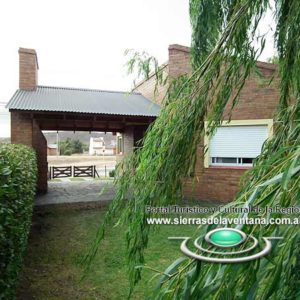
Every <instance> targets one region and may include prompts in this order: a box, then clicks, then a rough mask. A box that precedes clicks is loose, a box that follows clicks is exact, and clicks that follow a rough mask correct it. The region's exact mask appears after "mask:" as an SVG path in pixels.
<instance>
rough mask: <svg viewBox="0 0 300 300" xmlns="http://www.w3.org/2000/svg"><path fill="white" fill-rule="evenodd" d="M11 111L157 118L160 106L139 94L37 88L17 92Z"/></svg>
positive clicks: (11, 101) (10, 105)
mask: <svg viewBox="0 0 300 300" xmlns="http://www.w3.org/2000/svg"><path fill="white" fill-rule="evenodd" d="M6 107H7V108H9V109H10V110H29V111H52V112H75V113H92V114H110V115H128V116H147V117H150V116H151V117H156V116H157V115H158V113H159V110H160V106H159V105H158V104H155V103H153V102H152V101H150V100H148V99H147V98H145V97H144V96H143V95H142V94H140V93H126V92H114V91H102V90H93V89H77V88H65V87H50V86H38V87H37V88H36V90H32V91H28V90H21V89H19V90H17V91H16V92H15V94H14V95H13V97H12V98H11V100H10V101H9V103H8V104H7V106H6Z"/></svg>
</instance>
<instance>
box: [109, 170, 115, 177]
mask: <svg viewBox="0 0 300 300" xmlns="http://www.w3.org/2000/svg"><path fill="white" fill-rule="evenodd" d="M108 174H109V177H115V175H116V170H111V171H109V173H108Z"/></svg>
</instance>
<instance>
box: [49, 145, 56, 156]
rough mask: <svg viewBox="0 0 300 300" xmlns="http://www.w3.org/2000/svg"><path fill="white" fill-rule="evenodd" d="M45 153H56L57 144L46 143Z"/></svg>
mask: <svg viewBox="0 0 300 300" xmlns="http://www.w3.org/2000/svg"><path fill="white" fill-rule="evenodd" d="M47 155H58V148H57V144H48V145H47Z"/></svg>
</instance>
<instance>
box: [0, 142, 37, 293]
mask: <svg viewBox="0 0 300 300" xmlns="http://www.w3.org/2000/svg"><path fill="white" fill-rule="evenodd" d="M36 180H37V163H36V156H35V152H34V151H33V150H32V149H30V148H29V147H26V146H24V145H12V144H0V199H1V200H0V299H14V298H15V293H16V286H17V282H18V274H19V272H20V269H21V266H22V262H23V256H24V253H25V250H26V247H27V239H28V234H29V230H30V225H31V216H32V210H33V203H34V202H33V200H34V196H35V190H36Z"/></svg>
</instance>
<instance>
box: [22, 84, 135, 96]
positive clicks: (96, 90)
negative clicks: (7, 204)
mask: <svg viewBox="0 0 300 300" xmlns="http://www.w3.org/2000/svg"><path fill="white" fill-rule="evenodd" d="M37 88H42V89H57V90H71V91H90V92H99V93H101V92H104V93H118V94H135V95H141V93H139V92H133V93H132V92H130V91H112V90H99V89H92V88H75V87H63V86H50V85H49V86H48V85H38V86H37ZM20 90H22V91H27V90H23V89H20Z"/></svg>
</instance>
